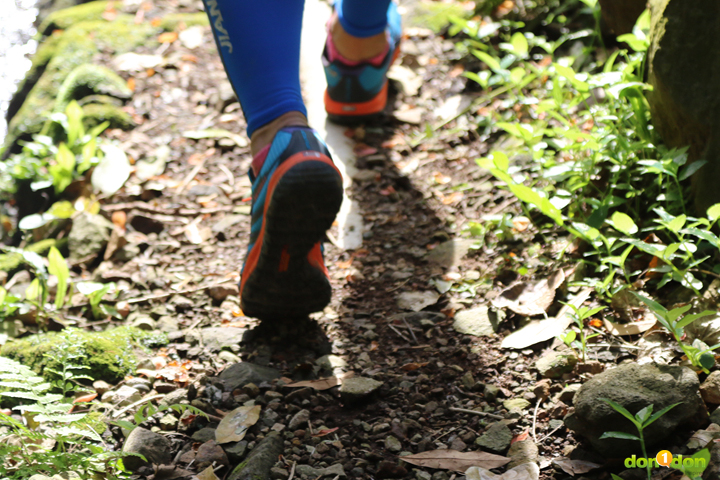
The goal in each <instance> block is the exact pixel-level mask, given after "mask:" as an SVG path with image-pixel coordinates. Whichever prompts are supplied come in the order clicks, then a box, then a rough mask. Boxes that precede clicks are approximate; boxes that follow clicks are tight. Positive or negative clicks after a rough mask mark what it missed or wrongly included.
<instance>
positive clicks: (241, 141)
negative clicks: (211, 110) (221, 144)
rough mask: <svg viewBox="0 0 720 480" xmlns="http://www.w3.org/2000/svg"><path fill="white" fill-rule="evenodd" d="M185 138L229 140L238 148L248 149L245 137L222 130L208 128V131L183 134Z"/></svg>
mask: <svg viewBox="0 0 720 480" xmlns="http://www.w3.org/2000/svg"><path fill="white" fill-rule="evenodd" d="M183 137H185V138H192V139H193V140H199V139H201V138H229V139H230V140H232V141H233V142H235V144H236V145H237V146H238V147H241V148H242V147H247V145H248V141H247V139H246V138H245V137H243V136H241V135H238V134H237V133H233V132H230V131H228V130H225V129H222V128H208V129H206V130H188V131H186V132H183Z"/></svg>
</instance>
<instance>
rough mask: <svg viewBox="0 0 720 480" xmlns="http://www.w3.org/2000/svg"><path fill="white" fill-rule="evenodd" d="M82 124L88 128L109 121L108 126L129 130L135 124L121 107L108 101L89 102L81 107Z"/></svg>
mask: <svg viewBox="0 0 720 480" xmlns="http://www.w3.org/2000/svg"><path fill="white" fill-rule="evenodd" d="M83 113H84V114H85V115H84V116H83V125H84V126H85V129H86V130H87V129H90V128H93V127H96V126H97V125H100V124H101V123H103V122H104V121H108V122H110V128H120V129H122V130H131V129H133V128H135V127H136V126H137V124H136V123H135V121H134V120H133V118H132V116H131V115H130V114H129V113H127V112H126V111H125V110H123V109H122V108H120V107H118V106H116V105H111V104H109V103H90V104H88V105H85V106H84V107H83Z"/></svg>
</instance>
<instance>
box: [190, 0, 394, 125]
mask: <svg viewBox="0 0 720 480" xmlns="http://www.w3.org/2000/svg"><path fill="white" fill-rule="evenodd" d="M203 1H204V3H205V11H206V12H207V14H208V16H209V17H210V24H211V25H212V30H213V34H214V36H215V43H216V44H217V47H218V50H219V51H220V57H221V58H222V61H223V64H224V65H225V71H226V72H227V75H228V78H229V79H230V83H231V84H232V86H233V88H234V89H235V93H236V94H237V96H238V99H239V100H240V105H241V106H242V109H243V113H244V114H245V120H246V121H247V124H248V128H247V133H248V136H250V135H252V134H253V132H254V131H255V130H257V129H258V128H260V127H262V126H263V125H265V124H266V123H270V122H271V121H273V120H275V119H276V118H278V117H279V116H280V115H282V114H284V113H287V112H292V111H296V112H301V113H303V114H304V115H307V110H306V109H305V104H304V103H303V100H302V95H301V93H300V30H301V27H302V15H303V6H304V0H203ZM389 5H390V0H338V1H337V2H336V3H335V9H336V10H337V12H338V19H339V21H340V24H341V25H342V27H343V29H345V31H346V32H348V33H349V34H350V35H353V36H356V37H362V38H364V37H371V36H373V35H377V34H379V33H382V32H383V31H384V30H385V27H386V24H387V11H388V6H389ZM318 54H319V52H318Z"/></svg>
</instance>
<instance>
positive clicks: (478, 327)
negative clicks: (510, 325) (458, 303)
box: [453, 306, 497, 337]
mask: <svg viewBox="0 0 720 480" xmlns="http://www.w3.org/2000/svg"><path fill="white" fill-rule="evenodd" d="M453 328H454V329H455V330H456V331H458V332H460V333H464V334H465V335H474V336H476V337H489V336H491V335H494V334H495V329H496V328H497V325H496V324H495V323H494V322H493V321H492V320H491V319H490V314H489V310H488V307H487V306H482V307H477V308H471V309H470V310H463V311H461V312H458V313H457V314H455V320H454V321H453Z"/></svg>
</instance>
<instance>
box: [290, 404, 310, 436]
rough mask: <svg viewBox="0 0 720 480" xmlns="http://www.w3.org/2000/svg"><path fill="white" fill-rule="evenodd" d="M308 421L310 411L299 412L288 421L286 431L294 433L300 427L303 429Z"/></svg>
mask: <svg viewBox="0 0 720 480" xmlns="http://www.w3.org/2000/svg"><path fill="white" fill-rule="evenodd" d="M308 420H310V410H305V409H303V410H300V411H299V412H297V413H296V414H295V415H293V417H292V418H291V419H290V423H289V424H288V429H289V430H290V431H291V432H294V431H295V430H297V429H299V428H300V427H304V426H305V425H307V422H308Z"/></svg>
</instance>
